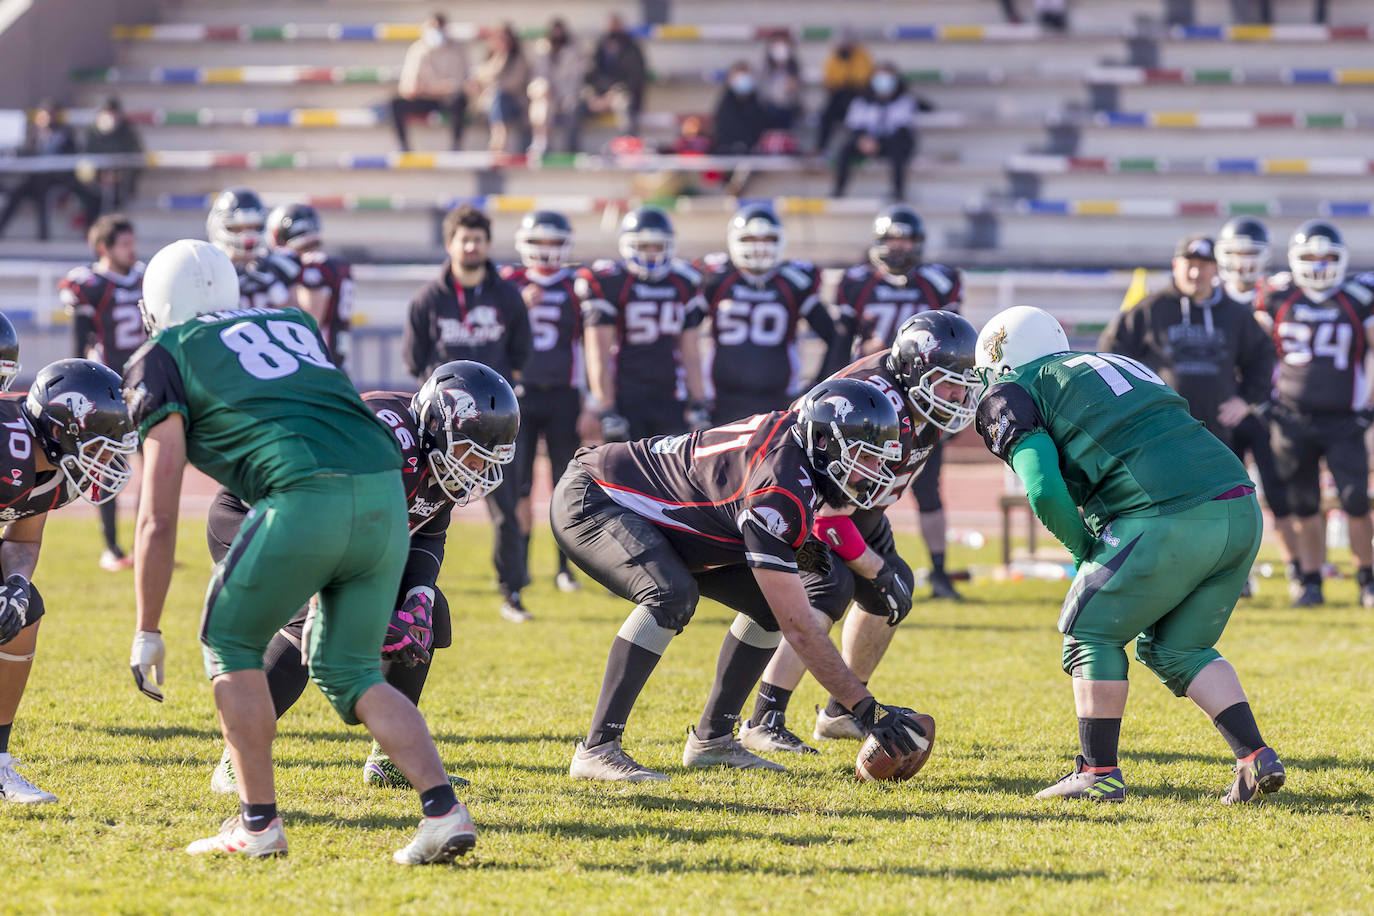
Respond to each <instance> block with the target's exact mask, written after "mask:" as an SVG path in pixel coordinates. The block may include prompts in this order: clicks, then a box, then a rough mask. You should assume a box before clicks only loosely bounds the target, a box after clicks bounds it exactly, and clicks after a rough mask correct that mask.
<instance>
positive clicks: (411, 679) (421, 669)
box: [382, 661, 430, 706]
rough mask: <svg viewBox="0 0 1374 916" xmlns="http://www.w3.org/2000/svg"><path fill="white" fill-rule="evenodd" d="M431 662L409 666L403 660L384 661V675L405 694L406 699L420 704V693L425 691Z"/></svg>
mask: <svg viewBox="0 0 1374 916" xmlns="http://www.w3.org/2000/svg"><path fill="white" fill-rule="evenodd" d="M429 665H430V663H429V662H425V663H424V664H422V665H416V666H415V667H414V668H407V667H406V666H405V665H404V664H402V663H401V662H395V661H386V662H382V676H383V677H385V678H386V682H387V683H388V684H390V685H391V686H392V687H395V688H396V689H397V690H399V691H401V693H403V694H405V696H406V699H407V700H409V701H410V702H412V703H414V704H415V705H416V706H419V705H420V694H422V693H423V692H424V689H425V680H426V679H428V677H429Z"/></svg>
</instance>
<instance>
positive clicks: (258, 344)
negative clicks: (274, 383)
mask: <svg viewBox="0 0 1374 916" xmlns="http://www.w3.org/2000/svg"><path fill="white" fill-rule="evenodd" d="M219 339H220V340H222V341H224V345H225V346H226V347H228V348H229V349H230V350H233V351H234V352H235V353H236V354H238V358H239V365H241V366H243V369H244V371H245V372H247V373H248V374H249V375H251V376H253V378H257V379H263V380H264V381H268V380H271V379H278V378H285V377H286V376H288V375H290V374H291V373H293V372H295V371H296V370H297V369H299V368H300V367H301V362H302V361H304V362H306V363H309V364H310V365H312V366H318V367H319V368H321V369H333V368H335V367H334V363H333V362H331V361H330V359H329V357H328V356H326V355H325V353H324V348H323V347H322V346H320V342H319V340H318V339H316V337H315V335H314V334H312V333H310V329H309V328H307V327H305V326H304V325H301V324H297V323H296V322H294V321H282V320H274V321H268V322H267V328H266V330H264V329H263V328H262V326H260V325H256V324H254V323H253V322H251V321H240V322H238V323H237V324H231V325H230V326H229V327H227V328H225V329H224V330H223V331H220V333H219ZM278 344H280V345H281V346H278ZM283 348H285V349H283ZM288 351H289V352H288Z"/></svg>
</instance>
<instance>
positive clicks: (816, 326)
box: [806, 302, 837, 363]
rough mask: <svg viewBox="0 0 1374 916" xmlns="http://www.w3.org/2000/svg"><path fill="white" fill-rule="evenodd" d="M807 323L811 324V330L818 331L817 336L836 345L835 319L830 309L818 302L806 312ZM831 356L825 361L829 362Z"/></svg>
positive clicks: (831, 344)
mask: <svg viewBox="0 0 1374 916" xmlns="http://www.w3.org/2000/svg"><path fill="white" fill-rule="evenodd" d="M806 323H807V324H809V325H810V326H811V330H813V331H815V332H816V336H817V337H819V338H820V339H821V340H823V341H825V342H826V344H827V345H829V346H834V345H835V341H836V340H837V331H836V328H835V319H833V318H831V317H830V310H829V309H828V308H826V307H825V306H824V305H822V304H821V303H820V302H817V303H816V304H815V305H814V306H812V307H811V310H810V311H808V312H807V313H806ZM829 361H830V360H829V356H827V357H826V360H825V362H827V363H828V362H829Z"/></svg>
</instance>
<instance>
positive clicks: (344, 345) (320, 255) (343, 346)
mask: <svg viewBox="0 0 1374 916" xmlns="http://www.w3.org/2000/svg"><path fill="white" fill-rule="evenodd" d="M300 259H301V272H300V280H299V282H300V284H301V286H304V287H305V288H306V289H309V290H316V289H322V290H324V291H325V292H326V294H327V295H326V297H325V302H324V314H323V315H319V316H317V318H316V321H317V323H318V324H319V326H320V336H321V337H323V338H324V345H325V347H326V348H327V349H328V350H329V355H330V356H331V357H332V358H333V360H334V363H335V365H338V366H342V365H343V364H344V361H345V360H347V359H348V352H349V349H350V348H349V333H348V329H349V326H350V324H351V323H352V321H353V267H352V265H350V264H349V263H348V262H347V261H345V260H344V259H343V258H341V257H339V256H337V255H332V254H328V253H326V252H324V251H322V250H320V249H318V248H315V249H312V250H310V251H306V252H303V253H302V254H301V256H300Z"/></svg>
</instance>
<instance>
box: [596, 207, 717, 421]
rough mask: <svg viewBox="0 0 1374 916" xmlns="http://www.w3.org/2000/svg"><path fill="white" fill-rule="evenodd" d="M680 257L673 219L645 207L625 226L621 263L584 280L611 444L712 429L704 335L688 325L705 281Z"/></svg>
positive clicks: (599, 405)
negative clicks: (703, 361) (704, 378)
mask: <svg viewBox="0 0 1374 916" xmlns="http://www.w3.org/2000/svg"><path fill="white" fill-rule="evenodd" d="M673 252H674V234H673V223H672V221H671V220H669V219H668V214H666V213H664V212H663V211H662V210H659V209H657V208H655V207H641V208H639V209H638V210H632V211H631V212H629V213H627V214H626V215H625V218H624V219H623V220H621V223H620V258H621V259H620V260H619V261H596V262H595V263H593V264H592V265H591V266H590V267H584V268H582V269H581V270H579V271H578V272H577V296H578V298H579V299H581V300H582V320H583V323H584V324H585V325H586V344H585V347H584V351H585V354H586V359H587V385H588V388H589V389H590V391H591V395H592V398H593V400H594V402H595V404H596V409H597V410H598V411H599V412H600V416H601V435H602V437H603V438H604V439H605V440H606V441H607V442H621V441H625V440H627V439H643V438H646V437H648V436H662V435H672V434H674V433H680V432H682V431H684V430H686V429H687V428H689V427H690V428H693V429H697V428H702V427H705V426H708V425H710V422H711V416H710V410H709V405H708V404H707V402H706V400H705V398H704V396H703V385H702V367H701V347H700V341H699V331H698V329H697V328H696V327H695V326H689V325H688V324H687V323H686V321H687V319H688V317H689V316H699V315H700V313H701V308H700V305H701V303H700V299H701V288H700V287H701V275H700V274H698V273H697V272H696V271H695V270H693V269H692V268H691V267H689V266H688V265H687V264H686V263H684V262H683V261H680V260H678V259H677V258H675V257H674V256H673ZM684 396H685V398H684Z"/></svg>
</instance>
